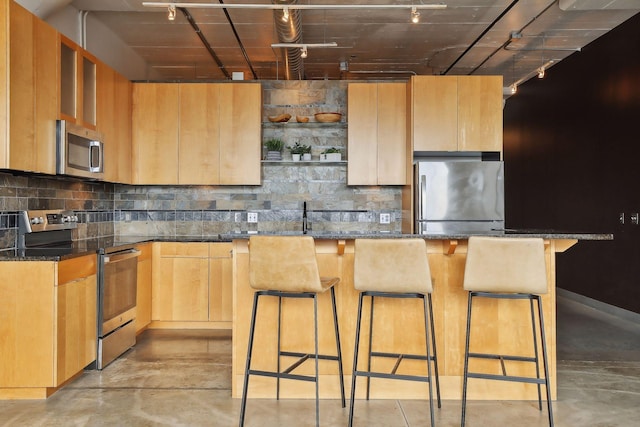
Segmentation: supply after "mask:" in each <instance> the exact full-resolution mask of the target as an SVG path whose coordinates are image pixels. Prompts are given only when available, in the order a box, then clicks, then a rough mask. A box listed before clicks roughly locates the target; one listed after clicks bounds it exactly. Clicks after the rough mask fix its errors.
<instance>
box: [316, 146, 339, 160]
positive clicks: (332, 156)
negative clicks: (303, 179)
mask: <svg viewBox="0 0 640 427" xmlns="http://www.w3.org/2000/svg"><path fill="white" fill-rule="evenodd" d="M340 160H342V152H341V151H340V149H338V148H335V147H331V148H327V149H326V150H324V151H323V152H322V154H320V161H323V162H339V161H340Z"/></svg>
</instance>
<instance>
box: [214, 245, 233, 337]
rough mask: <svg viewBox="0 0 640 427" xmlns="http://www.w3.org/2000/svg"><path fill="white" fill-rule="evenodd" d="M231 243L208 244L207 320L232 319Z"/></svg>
mask: <svg viewBox="0 0 640 427" xmlns="http://www.w3.org/2000/svg"><path fill="white" fill-rule="evenodd" d="M232 248H233V244H232V243H211V244H210V246H209V320H210V321H213V322H228V326H229V328H231V321H232V320H233V274H232V271H231V268H232V263H231V261H232V260H231V249H232Z"/></svg>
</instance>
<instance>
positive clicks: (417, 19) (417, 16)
mask: <svg viewBox="0 0 640 427" xmlns="http://www.w3.org/2000/svg"><path fill="white" fill-rule="evenodd" d="M411 22H413V23H414V24H417V23H418V22H420V12H418V11H417V10H416V7H415V6H413V7H412V8H411Z"/></svg>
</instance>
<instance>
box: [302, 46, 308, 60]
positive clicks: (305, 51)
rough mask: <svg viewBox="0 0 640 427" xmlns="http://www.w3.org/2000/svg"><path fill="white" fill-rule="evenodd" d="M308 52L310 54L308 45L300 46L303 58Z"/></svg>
mask: <svg viewBox="0 0 640 427" xmlns="http://www.w3.org/2000/svg"><path fill="white" fill-rule="evenodd" d="M308 54H309V52H307V47H306V46H302V47H301V48H300V57H301V58H302V59H304V58H306V57H307V55H308Z"/></svg>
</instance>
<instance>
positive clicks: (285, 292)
mask: <svg viewBox="0 0 640 427" xmlns="http://www.w3.org/2000/svg"><path fill="white" fill-rule="evenodd" d="M339 281H340V279H339V278H337V277H330V278H324V277H320V274H319V272H318V264H317V260H316V247H315V242H314V240H313V238H312V237H310V236H251V238H250V239H249V284H250V285H251V287H252V288H254V289H256V292H255V293H254V298H253V310H252V312H251V327H250V330H249V344H248V349H247V363H246V369H245V376H244V386H243V390H242V403H241V409H240V426H243V425H244V416H245V409H246V405H247V391H248V387H249V376H251V375H257V376H264V377H271V378H276V398H277V399H279V398H280V379H281V378H284V379H290V380H300V381H309V382H314V383H315V387H316V426H319V425H320V406H319V400H320V392H319V387H318V360H319V359H322V360H332V361H336V362H338V371H339V376H340V391H341V393H342V407H343V408H344V407H345V406H346V405H345V396H344V378H343V371H342V351H341V349H340V333H339V330H338V313H337V310H336V295H335V289H334V286H335V285H336V284H338V282H339ZM329 289H330V290H331V305H332V308H333V324H334V329H335V338H336V347H337V355H335V356H333V355H323V354H319V353H318V294H321V293H323V292H325V291H326V290H329ZM262 296H273V297H276V298H278V338H277V339H278V358H277V360H278V362H277V368H276V371H264V370H255V369H251V354H252V351H253V337H254V332H255V326H256V315H257V311H258V301H259V299H260V297H262ZM283 298H297V299H299V298H303V299H304V298H308V299H313V322H314V325H313V326H314V333H315V336H314V338H315V352H314V353H301V352H292V351H282V350H281V349H280V341H281V317H282V316H281V314H282V299H283ZM282 357H294V358H296V359H297V360H296V361H295V362H293V363H292V364H291V365H290V366H289V367H287V368H285V369H281V367H280V359H281V358H282ZM307 360H314V361H315V375H313V376H311V375H297V374H294V373H292V371H293V370H295V369H296V368H297V367H299V366H300V365H302V364H303V363H304V362H305V361H307Z"/></svg>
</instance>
